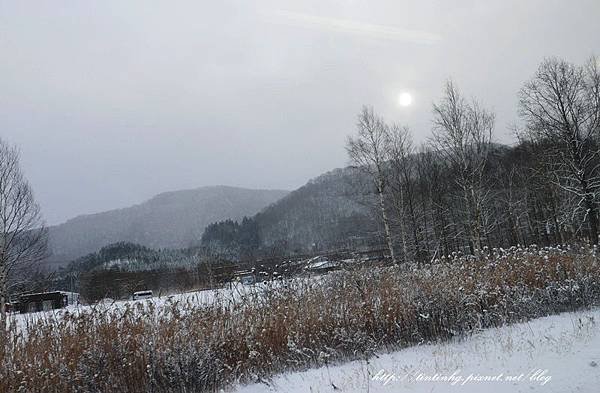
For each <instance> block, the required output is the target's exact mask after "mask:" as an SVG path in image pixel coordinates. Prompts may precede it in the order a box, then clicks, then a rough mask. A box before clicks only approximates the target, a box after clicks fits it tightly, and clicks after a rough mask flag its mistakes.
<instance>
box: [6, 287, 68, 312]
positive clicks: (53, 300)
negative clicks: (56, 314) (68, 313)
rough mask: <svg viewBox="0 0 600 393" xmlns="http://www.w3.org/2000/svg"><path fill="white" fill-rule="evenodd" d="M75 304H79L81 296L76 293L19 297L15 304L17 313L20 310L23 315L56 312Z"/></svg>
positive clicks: (34, 294)
mask: <svg viewBox="0 0 600 393" xmlns="http://www.w3.org/2000/svg"><path fill="white" fill-rule="evenodd" d="M74 304H79V294H78V293H75V292H63V291H53V292H41V293H29V294H25V295H21V296H19V301H18V302H17V303H16V304H15V311H16V310H18V311H19V312H20V313H21V314H25V313H28V312H38V311H49V310H55V309H59V308H64V307H67V306H69V305H74Z"/></svg>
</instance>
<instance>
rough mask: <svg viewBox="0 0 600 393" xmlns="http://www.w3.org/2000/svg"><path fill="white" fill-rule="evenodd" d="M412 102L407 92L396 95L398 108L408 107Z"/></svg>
mask: <svg viewBox="0 0 600 393" xmlns="http://www.w3.org/2000/svg"><path fill="white" fill-rule="evenodd" d="M412 101H413V98H412V95H411V94H410V93H408V92H403V93H400V94H399V95H398V105H400V106H410V105H411V104H412Z"/></svg>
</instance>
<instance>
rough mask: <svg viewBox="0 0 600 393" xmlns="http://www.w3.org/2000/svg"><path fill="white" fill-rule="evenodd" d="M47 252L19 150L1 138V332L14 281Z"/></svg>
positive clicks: (3, 327)
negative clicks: (10, 289) (9, 289)
mask: <svg viewBox="0 0 600 393" xmlns="http://www.w3.org/2000/svg"><path fill="white" fill-rule="evenodd" d="M45 255H46V230H45V229H44V225H43V221H42V218H41V214H40V208H39V206H38V204H37V203H36V202H35V200H34V198H33V192H32V190H31V187H30V186H29V183H28V182H27V180H26V179H25V177H24V176H23V172H22V171H21V168H20V164H19V151H18V150H17V149H16V148H15V147H13V146H10V145H9V144H7V143H6V142H4V141H3V140H1V139H0V335H1V334H4V332H5V330H6V309H5V305H6V301H7V300H8V286H9V283H10V281H11V280H12V279H14V278H16V277H18V274H19V272H20V271H23V270H24V269H27V268H29V267H30V266H32V265H33V264H35V262H38V261H40V260H41V259H42V258H43V257H44V256H45Z"/></svg>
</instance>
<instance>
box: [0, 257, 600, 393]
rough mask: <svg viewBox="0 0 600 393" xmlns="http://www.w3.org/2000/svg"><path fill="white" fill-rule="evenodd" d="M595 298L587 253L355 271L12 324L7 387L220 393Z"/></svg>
mask: <svg viewBox="0 0 600 393" xmlns="http://www.w3.org/2000/svg"><path fill="white" fill-rule="evenodd" d="M598 300H600V265H599V263H598V259H597V257H596V255H595V252H594V250H590V249H586V248H583V249H577V250H575V251H573V250H564V249H563V250H561V249H549V250H536V249H527V250H518V249H512V250H510V251H506V252H504V251H502V252H501V251H494V253H492V255H490V256H486V257H482V258H468V257H453V258H443V259H441V260H439V261H436V263H434V264H433V265H431V266H426V267H422V268H417V267H416V266H412V265H405V266H402V267H382V268H377V269H373V268H371V269H361V268H357V269H355V270H351V271H344V272H337V273H334V274H329V275H327V276H326V277H323V278H320V279H313V280H292V281H288V282H282V283H278V284H276V285H272V286H269V285H267V286H265V287H261V288H260V289H257V290H256V291H252V292H248V293H245V294H244V295H243V296H237V297H236V298H235V299H232V298H229V297H218V298H217V299H215V301H214V302H213V303H211V304H209V305H199V304H194V303H192V302H187V303H186V302H184V303H173V304H167V305H165V306H162V307H157V308H155V307H154V306H152V305H151V304H148V305H141V304H137V305H133V304H130V305H128V306H126V307H124V308H111V309H108V310H106V309H105V310H100V309H95V310H93V311H91V312H87V313H81V314H78V315H74V314H72V315H67V316H64V317H62V318H59V319H54V320H40V321H38V322H36V323H33V324H30V325H28V326H25V327H17V326H14V325H13V326H12V327H11V328H10V331H9V333H8V340H7V342H6V344H5V351H4V352H3V353H4V355H2V352H0V356H2V357H3V358H1V359H0V393H4V392H19V391H23V392H197V391H214V390H216V389H218V388H221V387H223V386H226V385H227V384H230V383H234V382H238V381H241V382H245V381H256V380H260V379H265V378H268V377H269V376H271V375H273V374H274V373H277V372H281V371H283V370H289V369H299V368H304V367H307V366H313V365H319V364H324V363H329V362H334V361H339V360H343V359H348V358H358V357H369V356H371V355H372V354H373V352H375V351H380V350H387V349H393V348H397V347H400V346H405V345H411V344H414V343H420V342H428V341H434V340H440V339H446V338H449V337H452V336H455V335H460V334H467V333H469V332H472V331H474V330H476V329H480V328H485V327H489V326H496V325H500V324H503V323H510V322H515V321H519V320H524V319H527V318H533V317H537V316H541V315H546V314H551V313H556V312H560V311H565V310H572V309H577V308H580V307H586V306H590V305H593V304H597V302H598Z"/></svg>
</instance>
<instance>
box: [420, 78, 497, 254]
mask: <svg viewBox="0 0 600 393" xmlns="http://www.w3.org/2000/svg"><path fill="white" fill-rule="evenodd" d="M433 113H434V119H433V137H432V139H431V141H432V144H433V146H434V148H435V149H436V150H437V151H438V153H439V154H440V155H441V157H442V158H443V159H445V160H446V161H447V162H448V163H449V164H450V165H451V167H452V168H453V170H454V171H455V173H456V174H455V176H456V177H455V181H456V184H457V186H458V188H459V190H460V191H461V194H462V195H461V197H462V200H463V204H464V216H465V225H466V230H467V231H468V233H469V240H470V243H471V247H472V252H474V251H476V250H481V248H482V244H483V238H484V237H485V235H486V233H485V232H486V231H485V228H484V221H485V217H484V214H485V211H484V208H485V202H486V200H487V198H488V192H489V189H488V188H487V187H486V184H485V183H486V182H485V176H484V175H485V168H486V164H487V163H488V156H489V153H490V151H491V148H492V134H493V130H494V121H495V116H494V114H493V113H491V112H489V111H487V110H485V109H483V108H482V107H481V105H480V104H479V103H478V102H477V101H475V100H473V101H471V102H468V101H467V100H465V99H464V98H463V97H462V95H461V93H460V91H459V90H458V88H457V87H456V86H455V85H454V83H453V82H452V81H448V82H447V83H446V88H445V92H444V96H443V98H442V99H441V101H440V102H439V103H437V104H434V105H433Z"/></svg>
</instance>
